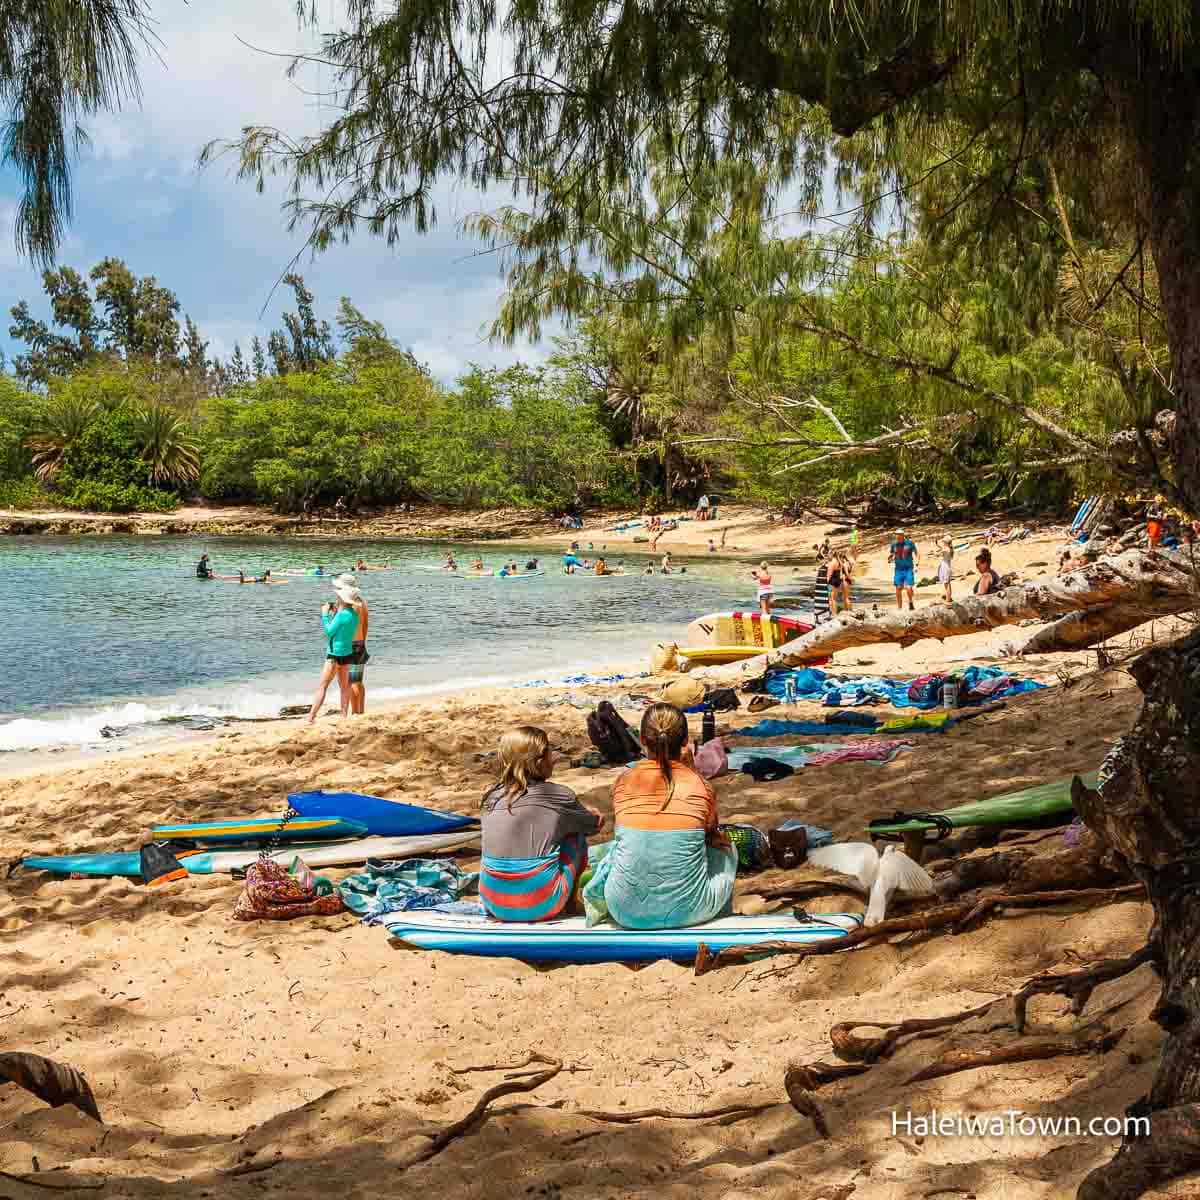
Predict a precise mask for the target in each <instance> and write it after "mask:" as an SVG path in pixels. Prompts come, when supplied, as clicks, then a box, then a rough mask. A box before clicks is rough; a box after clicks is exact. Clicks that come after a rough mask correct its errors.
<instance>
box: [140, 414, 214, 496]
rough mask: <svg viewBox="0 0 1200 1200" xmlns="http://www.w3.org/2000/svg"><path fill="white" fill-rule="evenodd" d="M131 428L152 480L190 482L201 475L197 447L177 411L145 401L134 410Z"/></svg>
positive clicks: (198, 449) (157, 481)
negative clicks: (140, 406) (145, 403)
mask: <svg viewBox="0 0 1200 1200" xmlns="http://www.w3.org/2000/svg"><path fill="white" fill-rule="evenodd" d="M134 430H135V432H136V435H137V439H138V442H139V443H140V445H141V448H142V458H143V460H144V461H145V463H146V467H147V470H148V473H149V476H150V482H151V483H191V482H192V481H193V480H195V479H198V478H199V477H200V447H199V446H198V445H197V443H196V439H195V437H194V436H193V435H192V431H191V430H190V429H189V428H188V426H187V423H186V422H185V421H183V420H182V419H181V418H180V416H179V414H178V413H175V412H172V411H171V409H169V408H167V407H166V405H163V404H147V405H146V406H145V407H144V408H140V409H138V411H137V413H136V414H135V416H134Z"/></svg>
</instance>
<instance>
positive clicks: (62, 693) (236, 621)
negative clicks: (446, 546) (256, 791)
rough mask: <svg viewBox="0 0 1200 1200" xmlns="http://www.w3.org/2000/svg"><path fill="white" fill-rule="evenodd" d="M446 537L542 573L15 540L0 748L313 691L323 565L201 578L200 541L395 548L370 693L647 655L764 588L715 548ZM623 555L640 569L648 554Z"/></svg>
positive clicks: (108, 741) (222, 564)
mask: <svg viewBox="0 0 1200 1200" xmlns="http://www.w3.org/2000/svg"><path fill="white" fill-rule="evenodd" d="M454 548H455V551H456V554H457V555H458V558H459V561H460V562H463V561H469V558H470V555H471V554H472V553H473V552H474V551H478V553H479V554H480V555H481V556H482V557H483V559H484V561H485V562H486V563H487V564H489V565H490V566H493V565H494V566H498V565H499V564H500V562H501V561H502V555H508V556H515V557H516V558H517V559H518V561H519V562H521V564H522V565H524V562H525V561H526V560H527V559H528V558H529V557H530V555H531V554H538V555H543V554H544V565H545V566H546V567H547V568H548V569H547V574H546V575H544V576H539V577H535V578H530V579H519V580H511V581H510V580H504V579H495V578H488V579H480V580H476V579H467V578H463V577H456V576H453V575H446V574H443V573H440V572H431V571H428V570H422V569H420V568H422V567H429V566H433V565H436V564H437V563H438V562H439V561H440V552H439V549H438V548H434V547H432V546H429V545H420V546H414V545H411V544H401V543H396V542H388V543H370V542H362V543H357V542H356V543H352V544H347V543H344V542H332V541H323V540H317V539H305V540H304V541H302V542H300V541H296V540H294V539H278V538H253V539H252V538H236V539H235V538H208V539H204V538H146V537H105V538H103V539H100V538H28V539H26V538H20V539H17V538H7V539H5V540H4V541H3V544H0V571H2V572H3V579H4V583H5V593H6V597H7V602H8V604H9V611H10V618H9V629H10V631H11V635H12V636H10V646H9V655H8V663H9V666H8V674H9V682H10V687H9V691H8V693H7V699H6V702H5V703H4V705H3V706H2V709H0V751H17V750H33V749H37V748H41V747H58V746H75V747H85V746H101V745H114V744H120V742H121V741H123V740H127V739H129V738H136V737H146V736H163V735H168V734H169V733H170V732H171V731H172V730H178V729H180V728H189V727H192V728H194V727H201V728H202V727H204V726H205V725H206V724H207V725H210V726H211V724H212V723H214V722H219V721H221V720H223V719H228V718H235V717H236V718H251V717H254V718H257V717H275V716H277V715H278V713H279V710H280V708H282V707H283V706H285V705H291V704H301V703H306V702H308V701H309V700H310V699H311V695H312V690H313V688H314V686H315V684H316V680H317V676H318V674H319V672H320V669H321V665H322V661H323V658H324V652H325V647H324V637H323V634H322V632H321V626H320V606H321V604H322V602H324V601H325V600H327V599H329V598H330V596H331V584H330V582H329V580H327V579H326V580H322V579H317V578H312V577H303V578H292V579H290V581H289V582H288V584H287V585H286V586H284V587H262V586H244V587H243V586H238V585H237V584H232V583H224V582H218V581H212V582H203V581H200V580H197V579H196V578H195V563H196V561H197V559H198V558H199V557H200V555H201V554H202V553H204V552H207V553H208V554H209V555H210V556H211V557H212V561H213V564H214V568H215V570H216V571H218V572H219V573H222V574H236V572H237V571H238V570H239V569H242V570H244V571H246V573H247V574H251V573H254V574H261V573H262V572H263V571H264V570H265V569H267V568H270V569H271V570H273V571H280V570H282V569H283V568H287V567H306V566H310V565H313V564H316V563H320V564H322V565H323V566H324V567H325V569H326V571H328V572H330V573H336V572H338V571H342V570H349V569H351V568H352V567H353V564H354V562H355V561H356V559H357V558H358V557H359V556H361V557H363V558H364V559H366V560H367V561H368V562H385V561H390V562H391V563H392V565H393V568H394V569H393V570H392V571H389V572H383V571H380V572H371V573H365V574H363V575H361V576H360V579H359V582H360V586H362V588H363V590H364V593H365V594H366V596H367V600H368V602H369V603H370V609H371V633H370V640H369V647H370V651H371V664H370V666H369V667H368V669H367V686H368V704H370V701H371V700H372V699H373V700H375V701H379V700H396V699H400V698H403V697H405V696H413V695H419V694H422V693H428V692H432V691H439V690H444V689H447V688H469V687H471V686H472V685H476V686H482V685H495V684H498V683H504V682H511V681H515V680H520V679H530V678H534V677H541V678H546V679H550V680H560V679H561V678H562V677H563V676H565V675H568V674H572V673H575V672H579V671H587V670H592V669H595V668H598V667H603V666H612V665H613V664H624V665H629V664H635V663H636V664H641V663H645V662H647V661H648V658H649V650H650V646H651V644H652V643H653V642H655V641H658V640H660V639H661V638H663V637H672V638H678V637H680V636H681V635H682V633H683V628H684V626H685V625H686V624H687V622H688V621H690V620H692V619H693V618H695V617H697V616H699V615H701V614H703V613H706V612H713V611H718V610H721V609H728V608H730V607H736V606H739V605H741V606H753V604H754V600H753V592H754V588H753V581H752V580H750V578H749V574H748V571H747V570H746V569H745V568H738V567H736V566H734V565H733V564H729V563H718V562H715V561H713V560H711V559H710V560H707V561H706V560H704V559H697V560H686V559H685V560H680V561H681V562H683V563H684V564H685V565H687V567H688V572H687V574H677V575H669V576H663V575H661V574H655V575H653V576H646V575H642V574H631V575H628V576H624V577H617V578H614V579H593V578H592V577H590V576H573V577H569V576H565V575H563V574H562V572H561V568H560V567H559V552H558V551H556V550H550V551H544V552H543V551H538V550H522V551H516V550H512V549H509V548H506V549H505V550H504V551H500V550H498V549H497V548H496V547H494V546H493V547H488V546H486V545H483V546H478V547H472V546H468V545H465V544H463V543H455V544H454ZM610 561H611V559H610ZM627 561H628V565H629V566H630V568H631V569H633V570H637V569H638V568H639V567H644V566H645V563H646V560H645V559H636V558H633V557H630V558H629V559H628V560H627ZM333 697H336V687H335V688H333V689H331V698H333ZM105 731H107V733H106V732H105ZM114 739H116V740H115V741H114Z"/></svg>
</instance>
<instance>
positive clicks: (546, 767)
mask: <svg viewBox="0 0 1200 1200" xmlns="http://www.w3.org/2000/svg"><path fill="white" fill-rule="evenodd" d="M640 743H641V748H642V751H643V753H644V755H645V757H644V758H642V759H640V760H639V761H638V762H636V763H635V764H634V765H633V766H632V767H631V768H630V769H629V770H627V771H626V772H625V773H624V774H623V775H622V776H621V777H620V778H619V779H618V780H617V782H616V784H615V786H614V788H613V820H614V837H613V840H612V841H611V842H608V843H606V844H604V845H601V846H597V847H594V848H592V851H591V855H590V857H589V848H588V841H587V839H588V838H589V837H591V836H592V835H594V834H596V833H599V832H600V830H601V829H603V827H604V824H605V818H604V815H603V814H602V813H600V812H597V811H596V810H594V809H591V808H588V807H586V806H585V805H583V804H581V803H580V802H579V799H578V798H577V797H576V795H575V793H574V792H573V791H572V790H571V789H570V788H568V787H564V786H562V785H561V784H556V783H553V782H552V777H553V775H554V769H555V765H556V762H557V757H556V754H555V751H554V749H553V748H552V746H551V744H550V739H549V737H548V736H547V734H546V733H545V731H544V730H542V729H538V728H536V727H534V726H529V725H525V726H521V727H519V728H517V729H512V730H510V731H509V732H507V733H506V734H504V736H503V737H502V738H501V739H500V747H499V764H500V781H499V782H498V783H497V784H496V785H495V786H493V787H491V788H489V789H488V791H487V792H486V793H485V794H484V797H483V801H482V804H481V821H482V835H483V861H482V864H481V869H480V875H479V895H480V898H481V899H482V901H483V905H484V908H485V909H486V910H487V912H488V913H489V914H490V915H491V916H493V917H495V918H496V919H498V920H501V921H542V920H548V919H549V918H552V917H557V916H561V915H563V914H564V913H566V912H567V911H568V910H569V909H571V908H572V906H574V905H575V904H576V902H577V897H578V896H579V893H580V890H581V886H586V897H587V902H588V905H589V907H595V906H602V908H603V910H606V912H607V916H608V917H609V918H610V919H611V920H612V921H613V922H615V923H616V924H617V925H621V926H624V927H625V928H628V929H670V928H677V927H680V926H686V925H696V924H699V923H701V922H703V921H709V920H712V919H713V918H715V917H719V916H724V915H726V914H728V913H729V912H730V910H731V906H732V901H733V884H734V878H735V876H736V873H737V861H738V860H737V852H736V851H735V849H734V847H733V845H732V843H731V842H730V840H729V838H728V836H727V835H726V834H724V833H723V832H722V831H721V830H720V829H719V828H718V814H717V798H716V795H715V794H714V792H713V790H712V788H711V787H710V786H709V784H708V782H707V781H706V780H705V779H704V778H703V776H701V775H700V774H699V773H698V772H697V771H696V769H695V767H694V766H693V749H692V747H691V745H690V744H689V741H688V724H687V717H686V716H685V715H684V714H683V712H682V711H681V710H680V709H679V708H676V707H675V706H674V705H672V704H664V703H659V704H652V705H651V706H650V707H649V708H647V709H646V711H645V713H644V714H643V716H642V724H641V737H640ZM651 880H652V881H653V887H652V888H651V887H648V886H647V881H651Z"/></svg>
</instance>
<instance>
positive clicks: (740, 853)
mask: <svg viewBox="0 0 1200 1200" xmlns="http://www.w3.org/2000/svg"><path fill="white" fill-rule="evenodd" d="M717 829H718V830H719V831H720V832H721V833H723V834H724V835H725V836H726V837H727V838H728V839H729V840H730V842H732V843H733V848H734V851H735V852H736V853H737V859H738V861H737V869H738V870H739V871H761V870H762V869H763V868H764V867H771V866H774V865H775V863H774V860H773V859H772V857H771V843H770V840H769V839H768V837H767V835H766V834H765V833H763V831H762V830H761V829H755V827H754V826H753V825H718V826H717Z"/></svg>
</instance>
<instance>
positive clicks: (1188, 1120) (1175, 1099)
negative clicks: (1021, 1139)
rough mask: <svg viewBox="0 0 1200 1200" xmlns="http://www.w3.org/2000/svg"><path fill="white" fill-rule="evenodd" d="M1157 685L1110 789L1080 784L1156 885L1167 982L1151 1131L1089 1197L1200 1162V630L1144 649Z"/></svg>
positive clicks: (1140, 671)
mask: <svg viewBox="0 0 1200 1200" xmlns="http://www.w3.org/2000/svg"><path fill="white" fill-rule="evenodd" d="M1132 671H1133V676H1134V678H1135V679H1136V680H1137V682H1138V685H1139V686H1140V687H1141V689H1142V691H1143V693H1144V694H1145V697H1146V701H1145V704H1144V706H1143V708H1142V713H1141V716H1140V717H1139V719H1138V722H1137V724H1136V725H1135V726H1134V728H1133V731H1132V733H1130V734H1129V735H1128V737H1126V738H1125V741H1124V745H1123V747H1122V748H1121V751H1120V754H1119V756H1118V757H1117V760H1116V763H1115V768H1114V770H1113V773H1112V776H1111V778H1110V779H1109V781H1108V782H1107V783H1106V784H1105V786H1104V792H1103V794H1101V793H1100V792H1093V791H1089V790H1088V789H1087V788H1082V787H1080V788H1078V789H1077V795H1076V797H1075V804H1076V808H1077V809H1078V810H1079V812H1080V815H1081V816H1082V817H1083V819H1084V821H1085V822H1086V823H1087V824H1088V826H1089V827H1090V828H1091V829H1094V830H1095V831H1096V832H1097V833H1098V834H1100V836H1101V837H1103V838H1104V839H1105V841H1106V842H1107V843H1108V844H1109V846H1111V847H1112V848H1113V849H1114V850H1115V851H1117V852H1118V853H1120V854H1121V855H1123V856H1124V857H1125V859H1126V860H1127V861H1128V863H1129V864H1130V866H1131V867H1132V869H1133V872H1134V874H1135V875H1136V876H1137V877H1138V878H1139V879H1141V880H1142V881H1143V882H1144V883H1145V885H1146V891H1147V894H1148V895H1149V898H1150V901H1151V903H1152V904H1153V905H1154V928H1153V931H1152V932H1151V935H1150V940H1151V944H1152V946H1153V949H1154V952H1155V963H1156V966H1157V968H1158V970H1159V972H1160V974H1161V975H1162V976H1163V991H1162V996H1161V998H1160V999H1159V1002H1158V1004H1157V1006H1156V1007H1155V1009H1154V1012H1153V1014H1152V1017H1153V1019H1154V1020H1155V1021H1157V1023H1158V1024H1159V1025H1161V1026H1162V1028H1163V1030H1164V1031H1165V1041H1164V1044H1163V1048H1162V1054H1161V1056H1160V1058H1159V1068H1158V1074H1157V1075H1156V1077H1155V1079H1154V1083H1153V1084H1152V1085H1151V1088H1150V1093H1149V1095H1148V1096H1147V1097H1145V1099H1144V1100H1143V1101H1139V1103H1138V1105H1137V1106H1135V1107H1136V1108H1137V1109H1138V1110H1139V1112H1143V1113H1148V1114H1149V1116H1150V1135H1149V1136H1148V1137H1141V1138H1130V1137H1127V1138H1126V1140H1125V1142H1124V1144H1123V1145H1122V1146H1121V1149H1120V1150H1119V1151H1118V1153H1117V1155H1116V1157H1115V1158H1113V1159H1112V1161H1111V1162H1109V1163H1107V1164H1105V1165H1104V1166H1103V1167H1098V1168H1097V1169H1096V1170H1095V1171H1093V1172H1092V1173H1091V1174H1090V1175H1089V1176H1088V1177H1087V1179H1085V1180H1084V1182H1083V1184H1082V1186H1081V1187H1080V1189H1079V1196H1080V1198H1081V1200H1132V1198H1133V1197H1136V1196H1139V1195H1141V1193H1142V1192H1143V1191H1145V1190H1147V1189H1148V1188H1151V1187H1154V1186H1155V1185H1156V1184H1158V1183H1161V1182H1163V1181H1165V1180H1167V1179H1170V1178H1172V1177H1173V1176H1175V1175H1178V1174H1181V1173H1182V1172H1184V1171H1190V1170H1195V1169H1196V1168H1198V1167H1200V988H1197V980H1198V979H1200V937H1197V931H1198V930H1200V804H1198V803H1197V799H1198V797H1200V782H1198V781H1200V632H1198V633H1194V634H1192V635H1191V636H1190V637H1188V638H1186V639H1184V640H1183V641H1181V642H1178V643H1176V644H1175V645H1174V646H1165V647H1158V648H1156V649H1154V650H1151V651H1150V652H1149V653H1147V654H1145V655H1143V656H1142V657H1141V658H1140V659H1138V660H1137V661H1136V662H1135V663H1134V665H1133V667H1132Z"/></svg>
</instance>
